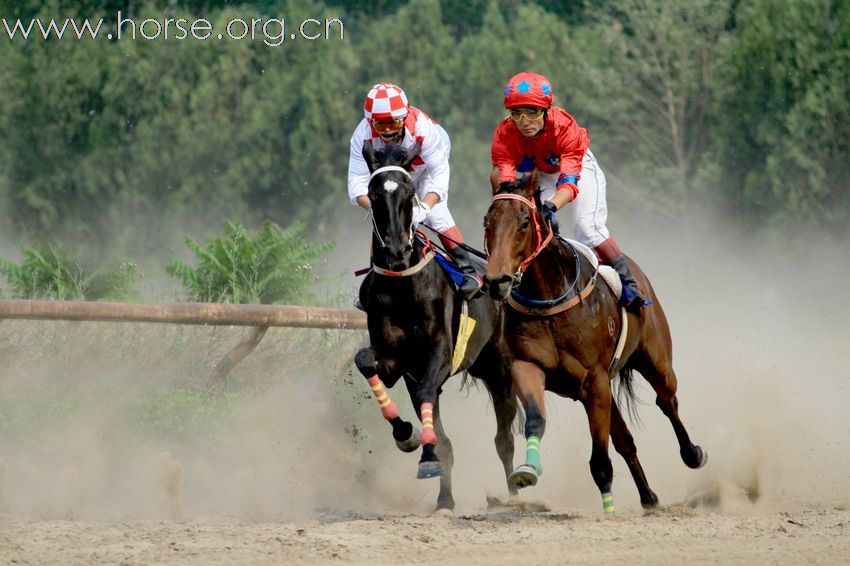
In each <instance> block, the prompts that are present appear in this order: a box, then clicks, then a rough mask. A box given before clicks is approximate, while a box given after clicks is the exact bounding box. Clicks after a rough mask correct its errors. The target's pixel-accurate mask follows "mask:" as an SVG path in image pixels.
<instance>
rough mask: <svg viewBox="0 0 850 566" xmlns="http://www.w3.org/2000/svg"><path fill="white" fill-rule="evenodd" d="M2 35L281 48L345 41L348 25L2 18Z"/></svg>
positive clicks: (265, 20) (257, 20) (328, 21)
mask: <svg viewBox="0 0 850 566" xmlns="http://www.w3.org/2000/svg"><path fill="white" fill-rule="evenodd" d="M0 23H2V26H0V35H2V34H5V35H6V37H8V38H9V39H11V40H19V41H21V40H23V41H33V40H37V39H45V40H46V39H68V40H71V39H77V40H92V39H103V38H105V39H108V40H111V41H120V40H127V39H130V40H146V41H155V40H160V41H184V40H196V41H207V40H216V39H218V40H223V39H233V40H248V41H262V42H263V43H264V44H265V45H268V46H269V47H279V46H281V45H284V44H285V43H286V42H288V41H295V40H304V39H307V40H337V41H339V40H343V39H345V24H343V22H342V20H340V19H339V18H322V19H318V18H306V19H303V20H287V19H286V18H233V19H231V20H229V21H228V22H226V23H224V22H222V24H220V26H216V25H214V24H213V23H212V22H210V21H209V20H207V19H205V18H161V19H160V18H145V19H134V18H129V17H126V16H125V15H123V14H122V13H121V12H120V11H118V12H117V13H116V14H115V19H114V20H113V21H111V22H110V21H108V20H105V19H103V18H100V19H97V20H90V19H88V18H84V19H80V20H78V19H77V18H66V19H59V20H57V19H54V18H51V19H49V20H47V19H45V18H33V19H30V20H20V19H18V20H8V19H6V18H2V19H0Z"/></svg>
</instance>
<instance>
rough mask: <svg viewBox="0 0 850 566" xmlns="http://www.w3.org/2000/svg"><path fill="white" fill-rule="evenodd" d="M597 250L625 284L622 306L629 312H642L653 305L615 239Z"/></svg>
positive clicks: (605, 242) (607, 241) (608, 240)
mask: <svg viewBox="0 0 850 566" xmlns="http://www.w3.org/2000/svg"><path fill="white" fill-rule="evenodd" d="M595 250H596V253H597V254H599V257H600V258H602V261H603V262H605V263H607V264H608V265H610V266H611V267H613V268H614V271H616V272H617V275H619V276H620V281H622V282H623V292H622V294H621V295H620V304H621V305H622V306H623V307H625V308H626V310H627V311H630V312H640V309H641V307H644V306H646V305H649V304H651V303H649V302H647V301H646V299H644V297H643V295H642V294H641V292H640V289H638V286H637V282H636V281H635V278H634V276H633V275H632V271H631V269H629V264H628V262H627V261H626V256H625V255H623V251H622V250H621V249H620V246H619V245H618V244H617V241H616V240H614V238H608V239H607V240H605V241H604V242H602V243H601V244H600V245H598V246H596V248H595Z"/></svg>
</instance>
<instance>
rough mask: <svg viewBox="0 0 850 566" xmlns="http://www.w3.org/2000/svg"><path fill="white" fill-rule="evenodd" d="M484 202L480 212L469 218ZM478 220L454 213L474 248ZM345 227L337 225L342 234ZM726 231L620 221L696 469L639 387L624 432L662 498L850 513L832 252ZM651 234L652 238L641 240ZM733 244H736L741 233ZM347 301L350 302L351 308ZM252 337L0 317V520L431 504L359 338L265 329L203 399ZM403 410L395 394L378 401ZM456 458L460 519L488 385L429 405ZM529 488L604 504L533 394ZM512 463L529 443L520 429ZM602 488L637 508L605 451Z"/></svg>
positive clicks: (562, 405) (489, 473)
mask: <svg viewBox="0 0 850 566" xmlns="http://www.w3.org/2000/svg"><path fill="white" fill-rule="evenodd" d="M482 206H486V204H484V205H482ZM483 213H484V210H483V209H482V210H480V211H479V210H476V211H469V213H468V214H467V215H466V216H463V215H461V216H459V217H458V220H459V224H460V225H461V227H462V228H464V230H465V232H467V239H468V240H469V241H470V242H471V243H473V244H476V245H480V232H481V230H480V228H479V227H480V225H481V220H480V219H481V217H482V216H483ZM361 216H362V215H361V214H360V212H359V211H352V212H351V213H350V214H349V215H348V219H347V221H346V222H344V225H345V228H344V229H343V230H341V234H340V235H339V236H338V237H336V238H335V239H336V241H337V244H338V246H337V248H336V250H334V251H333V252H332V253H331V254H330V255H329V256H328V262H327V265H326V266H325V269H326V270H327V271H328V272H329V273H330V274H331V275H338V274H343V276H342V277H340V283H339V289H338V290H336V292H338V293H340V297H341V299H340V300H341V301H342V302H345V301H349V300H351V299H353V296H354V290H355V289H356V286H357V284H358V283H359V281H358V280H356V279H355V278H354V276H353V275H351V272H352V271H353V270H354V269H357V268H360V267H363V266H365V265H366V264H367V253H366V251H367V250H368V241H369V224H368V222H366V221H365V220H363V219H362V218H361ZM349 220H350V221H349ZM728 224H729V223H728V222H719V221H716V220H714V219H712V218H710V217H708V218H707V217H703V218H701V220H700V224H699V225H698V226H690V227H688V229H687V230H685V229H683V228H682V227H680V226H673V225H666V224H665V223H663V222H660V221H655V222H649V223H639V222H629V221H627V219H623V218H612V220H611V222H610V225H611V227H612V231H613V232H614V234H615V235H616V236H617V238H618V239H619V241H620V243H621V245H622V247H623V248H624V249H625V250H626V252H627V253H629V254H630V255H631V256H632V257H634V258H635V259H636V260H637V261H638V262H639V263H640V264H641V265H642V267H643V268H644V270H645V271H646V272H647V274H648V275H649V277H650V279H651V280H652V282H653V284H654V286H655V288H656V291H657V293H658V296H659V298H660V300H661V302H662V304H663V306H664V308H665V311H666V313H667V316H668V319H669V321H670V325H671V330H672V333H673V343H674V355H675V368H676V370H677V374H678V377H679V401H680V411H681V414H682V417H683V419H684V422H685V424H686V425H687V427H688V430H689V432H690V433H691V437H692V438H693V439H694V441H695V442H697V443H698V444H700V445H702V446H703V447H704V448H705V449H706V450H707V451H708V454H709V463H708V465H707V466H706V467H705V468H703V469H701V470H697V471H693V470H689V469H687V468H686V467H685V466H684V464H683V463H682V462H681V460H680V459H679V456H678V448H677V446H676V442H675V437H674V435H673V432H672V429H671V427H670V426H669V423H668V422H667V421H666V419H665V418H664V417H663V416H662V415H661V413H660V411H658V409H657V408H656V407H655V406H654V397H653V395H652V393H651V391H650V389H649V387H648V386H646V384H645V383H643V381H642V380H641V378H640V377H639V376H636V383H638V384H639V385H640V387H639V388H638V394H639V397H640V398H641V399H642V400H643V402H644V403H643V404H642V405H641V406H640V409H639V410H640V415H641V417H642V426H639V425H638V424H636V423H633V424H631V425H630V427H631V429H632V432H633V433H634V435H635V439H636V443H637V446H638V451H639V455H640V458H641V461H642V463H643V466H644V469H645V470H646V473H647V477H648V479H649V481H650V484H651V486H652V487H653V489H654V490H655V491H656V493H657V494H658V496H659V498H660V499H661V503H662V504H663V505H669V504H677V503H689V502H692V503H695V504H712V505H714V504H719V505H720V506H721V508H723V509H728V510H731V511H734V512H740V513H759V512H763V511H764V510H766V509H776V508H779V509H782V508H789V507H814V506H819V505H824V504H829V505H848V504H850V484H848V482H847V479H848V472H847V470H848V469H850V446H849V445H850V418H848V417H847V415H846V410H847V407H850V389H848V383H850V370H848V368H847V362H848V360H850V346H848V341H847V336H848V333H847V330H846V323H847V321H848V320H850V307H848V306H847V304H846V281H847V279H848V276H850V265H848V259H847V254H846V253H842V252H843V246H844V245H845V243H843V242H839V241H831V240H830V239H829V238H826V237H822V236H821V237H815V236H809V237H808V238H807V240H808V241H809V242H811V244H812V245H811V247H810V248H807V247H805V246H799V247H797V248H796V249H794V250H783V249H773V248H770V247H769V246H767V245H766V244H763V243H759V242H758V241H754V240H751V239H748V238H747V237H746V236H744V235H743V230H741V231H736V230H735V229H734V228H730V227H729V226H728ZM646 226H651V228H646ZM739 232H740V233H739ZM349 304H350V303H349ZM243 332H245V330H244V329H240V328H194V327H169V326H158V325H144V324H120V325H119V324H108V323H63V322H38V321H12V320H6V321H2V322H0V356H2V359H3V363H2V366H3V367H2V368H0V513H2V514H11V515H20V516H26V517H32V518H35V519H57V518H58V519H84V520H88V519H92V520H129V519H152V520H184V519H191V520H200V519H204V520H213V519H215V518H223V519H224V518H227V519H233V518H235V519H239V520H245V521H268V520H283V519H287V520H288V519H296V518H302V517H315V516H316V515H317V514H321V513H323V512H325V511H330V512H333V513H351V514H352V515H358V514H369V513H387V512H389V513H425V512H428V511H430V510H431V509H432V508H433V506H434V503H435V501H436V493H437V481H436V480H424V481H423V480H416V479H415V474H416V464H417V455H416V454H412V455H411V454H402V453H400V452H398V451H397V450H396V449H395V446H394V444H393V442H392V438H391V435H390V429H389V426H387V424H386V423H385V422H383V420H382V419H381V417H380V413H379V410H378V408H377V406H376V404H375V402H374V400H373V399H372V398H371V395H370V393H369V390H368V388H367V387H366V385H365V383H364V381H363V379H362V377H360V375H359V374H358V372H357V371H356V369H355V368H354V366H353V363H352V356H353V354H354V352H355V351H356V350H357V348H359V347H360V346H362V345H364V344H365V342H366V336H365V333H363V332H359V331H356V332H355V331H345V332H334V331H312V330H310V331H303V330H290V329H272V330H270V331H269V333H268V334H267V336H266V337H265V339H264V340H263V342H262V343H261V344H260V346H259V347H258V349H257V350H256V351H255V352H254V353H253V354H251V355H250V356H249V357H248V358H246V359H245V360H244V361H243V362H242V363H241V364H239V365H238V366H237V367H236V368H235V369H234V371H233V373H232V374H231V383H230V388H229V391H228V393H226V394H225V395H224V396H223V397H221V398H215V399H209V398H207V397H205V396H204V395H203V391H204V383H205V380H206V379H207V378H208V377H209V375H210V374H211V370H212V367H213V366H214V364H215V362H216V361H218V359H219V358H220V357H221V356H223V355H224V354H225V353H226V352H227V350H228V349H229V348H230V347H232V346H233V345H235V344H236V343H237V342H238V341H239V339H240V337H241V336H242V333H243ZM390 394H391V395H392V396H393V397H394V399H395V400H396V402H397V403H398V405H399V406H400V410H401V412H402V416H404V417H406V418H408V419H412V418H413V410H412V408H411V406H410V403H409V401H408V399H407V395H406V392H405V391H404V390H403V388H400V387H398V386H397V387H395V388H394V389H392V390H390ZM442 403H443V407H442V412H443V419H444V423H445V427H446V430H447V431H448V433H449V435H450V437H451V438H452V441H453V445H454V449H455V469H454V492H455V497H456V500H457V503H458V509H459V510H460V511H463V510H480V509H483V508H484V507H485V506H486V497H487V495H496V496H500V497H504V496H505V495H506V493H507V490H506V487H505V480H504V477H503V476H502V472H501V468H500V464H499V461H498V458H497V456H496V453H495V448H494V445H493V436H494V434H495V420H494V417H493V411H492V406H491V404H490V403H489V399H488V398H487V394H486V392H485V391H484V390H483V388H481V389H476V388H472V389H470V390H461V389H460V379H459V378H458V377H455V378H452V380H451V381H450V382H449V383H448V384H447V385H446V387H445V391H444V395H443V398H442ZM547 403H548V412H549V414H548V421H547V430H546V435H545V437H544V439H543V443H542V459H543V467H544V473H543V476H542V477H541V479H540V483H539V484H538V485H537V486H536V487H534V488H529V489H527V490H525V491H524V492H523V493H522V497H523V498H524V499H533V500H541V501H544V502H546V503H547V504H548V505H551V506H552V507H555V508H562V509H563V508H580V509H587V510H597V509H598V508H601V507H600V502H599V495H598V492H597V490H596V487H595V485H594V484H593V482H592V480H591V478H590V473H589V469H588V464H587V461H588V459H589V456H590V441H589V436H588V433H587V421H586V416H585V413H584V411H583V409H582V407H581V406H580V405H579V404H577V403H574V402H572V401H569V400H566V399H561V398H557V397H554V396H551V395H550V396H548V397H547ZM517 444H518V450H517V456H516V461H517V462H518V461H519V459H520V458H521V457H522V453H523V449H522V448H523V446H522V442H521V439H520V438H519V437H517ZM611 455H612V460H613V462H614V470H615V481H614V495H615V497H616V499H617V505H618V508H619V509H622V510H637V509H639V501H638V498H637V493H636V490H635V489H634V486H633V482H632V480H631V477H630V475H629V473H628V470H627V468H626V466H625V464H624V463H623V462H622V460H621V459H620V458H619V456H618V455H617V454H616V453H615V452H614V450H613V449H612V450H611Z"/></svg>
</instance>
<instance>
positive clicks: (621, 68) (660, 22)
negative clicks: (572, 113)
mask: <svg viewBox="0 0 850 566" xmlns="http://www.w3.org/2000/svg"><path fill="white" fill-rule="evenodd" d="M729 15H730V5H729V1H728V0H726V1H723V2H719V3H718V2H713V1H709V0H675V1H666V0H625V1H623V2H618V3H616V5H611V7H610V9H609V10H608V11H606V12H605V13H597V18H596V21H595V22H594V23H593V24H592V25H589V26H587V27H585V28H582V29H581V30H579V31H578V32H577V33H576V34H575V41H573V42H572V43H571V44H570V47H571V48H570V51H569V53H568V55H567V57H565V59H566V60H567V61H569V62H570V63H569V67H570V72H569V75H570V76H572V77H574V78H576V80H577V81H578V82H576V83H575V84H576V86H577V88H575V89H574V90H568V91H567V92H566V93H565V96H568V97H570V98H571V99H572V100H573V101H574V103H575V107H576V109H577V110H578V112H579V113H580V114H581V115H583V116H586V117H587V118H586V120H584V122H585V124H586V125H587V126H588V127H589V128H590V131H591V138H592V139H598V140H600V141H601V147H603V148H604V151H603V152H600V151H597V156H598V157H599V158H600V162H601V163H602V164H603V167H605V168H606V173H608V172H610V173H611V174H612V176H619V177H620V178H622V179H624V183H619V184H618V185H619V186H621V188H627V189H629V190H631V191H632V195H633V197H634V200H635V202H639V203H640V206H641V207H653V208H656V210H657V211H658V212H661V213H663V214H665V215H666V216H668V217H669V218H670V219H671V220H675V221H681V222H685V223H687V222H688V218H689V215H690V213H689V210H690V207H691V206H692V205H693V203H694V202H695V199H694V196H695V194H696V193H698V191H699V186H698V184H697V183H696V182H695V179H696V178H697V177H698V175H699V173H700V171H701V167H702V166H703V159H704V157H705V154H706V147H707V143H708V140H709V136H710V125H711V124H710V122H709V110H710V107H711V104H712V100H713V98H712V97H713V96H714V92H715V90H716V89H715V85H714V77H715V75H716V72H717V53H718V46H719V45H721V44H722V43H723V42H724V41H725V38H726V35H727V30H726V24H727V21H728V19H729ZM569 84H570V82H568V83H567V85H566V86H567V88H568V89H569ZM580 121H581V120H580ZM594 147H597V146H594ZM608 163H612V164H616V166H615V167H611V168H608V167H607V165H606V164H608ZM622 185H625V187H623V186H622Z"/></svg>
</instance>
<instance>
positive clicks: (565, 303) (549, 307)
mask: <svg viewBox="0 0 850 566" xmlns="http://www.w3.org/2000/svg"><path fill="white" fill-rule="evenodd" d="M492 200H493V201H497V200H517V201H520V202H521V203H523V204H525V205H526V206H528V207H529V208H531V210H532V211H534V210H536V209H537V205H536V204H535V202H534V201H533V200H532V199H528V198H525V197H523V196H521V195H517V194H513V193H502V194H496V195H493V199H492ZM531 218H532V223H533V225H534V232H535V238H536V240H537V242H539V243H538V245H537V247H536V248H535V250H534V252H532V253H531V255H529V256H528V257H527V258H525V259H524V260H523V261H522V263H520V265H519V267H518V268H517V272H516V274H515V275H514V279H515V281H516V282H515V284H514V286H515V287H516V286H518V285H519V283H520V282H521V281H522V275H523V273H525V270H526V269H527V268H528V266H529V264H531V262H532V260H534V258H536V257H537V256H538V255H539V254H540V252H542V251H543V249H544V248H546V246H548V245H549V243H550V242H551V241H552V238H553V236H554V233H555V231H554V230H553V229H552V227H551V226H550V227H549V233H548V235H547V236H546V237H545V238H543V236H542V234H541V222H540V215H539V214H534V213H533V212H532V214H531ZM559 239H560V240H561V241H563V242H565V243H566V244H567V246H569V248H570V250H571V251H572V253H573V257H574V258H575V262H576V277H575V280H573V282H572V284H571V285H570V286H569V287H568V288H567V290H566V291H565V292H564V293H563V294H562V295H561V296H560V297H557V298H555V299H531V298H529V297H525V296H524V295H522V294H520V292H519V291H517V290H515V289H512V290H511V294H510V296H509V297H508V304H509V305H510V306H511V307H513V308H514V309H515V310H517V311H519V312H521V313H523V314H527V315H531V316H551V315H554V314H558V313H562V312H564V311H567V310H569V309H571V308H573V307H574V306H576V305H578V304H580V303H581V302H582V301H584V299H586V298H587V296H588V295H590V293H591V292H593V289H594V288H595V287H596V275H597V273H598V272H594V274H593V277H591V278H590V281H588V283H587V285H585V287H584V288H583V289H581V290H580V291H576V290H575V289H576V285H577V284H578V282H579V279H580V276H581V259H580V258H579V255H578V252H577V250H576V249H575V248H574V247H573V246H572V244H570V243H569V242H567V241H566V240H564V239H563V238H559ZM485 244H486V242H485ZM570 295H574V296H573V297H572V298H569V297H570Z"/></svg>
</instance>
